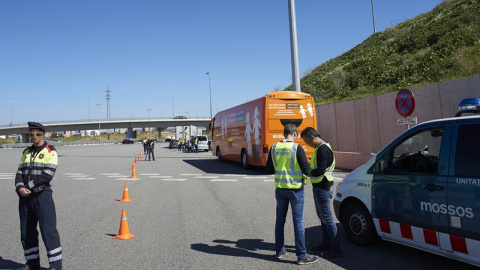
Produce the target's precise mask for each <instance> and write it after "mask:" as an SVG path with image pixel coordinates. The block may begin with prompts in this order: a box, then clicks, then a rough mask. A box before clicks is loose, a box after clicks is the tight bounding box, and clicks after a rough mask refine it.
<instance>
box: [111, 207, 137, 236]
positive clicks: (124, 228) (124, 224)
mask: <svg viewBox="0 0 480 270" xmlns="http://www.w3.org/2000/svg"><path fill="white" fill-rule="evenodd" d="M134 236H135V235H133V234H131V233H130V229H129V228H128V220H127V212H125V208H122V217H121V219H120V229H119V230H118V234H117V235H116V236H114V237H113V239H120V240H127V239H130V238H132V237H134Z"/></svg>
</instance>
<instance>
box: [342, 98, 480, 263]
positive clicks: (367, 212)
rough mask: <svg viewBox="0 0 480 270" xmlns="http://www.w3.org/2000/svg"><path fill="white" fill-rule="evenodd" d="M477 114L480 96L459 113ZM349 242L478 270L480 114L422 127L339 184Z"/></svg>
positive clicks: (479, 237) (469, 100) (408, 132)
mask: <svg viewBox="0 0 480 270" xmlns="http://www.w3.org/2000/svg"><path fill="white" fill-rule="evenodd" d="M465 112H467V113H471V114H480V98H474V99H468V100H463V101H462V102H461V103H460V105H459V113H457V116H460V115H461V114H462V113H465ZM333 205H334V209H335V214H336V216H337V218H338V220H340V221H341V223H342V224H343V226H344V229H345V233H346V235H347V237H348V238H349V240H350V241H352V242H353V243H355V244H357V245H361V246H367V245H371V244H373V243H374V241H375V240H376V239H377V238H381V239H384V240H388V241H392V242H396V243H400V244H403V245H408V246H411V247H415V248H418V249H421V250H424V251H428V252H432V253H435V254H439V255H442V256H446V257H450V258H453V259H457V260H460V261H463V262H466V263H470V264H473V265H476V266H480V225H479V224H480V115H474V116H465V117H463V116H462V117H455V118H447V119H439V120H434V121H429V122H425V123H422V124H419V125H417V126H415V127H413V128H411V129H409V130H408V131H406V132H405V133H403V134H402V135H400V136H399V137H398V138H396V139H395V140H393V141H392V142H391V143H390V144H389V145H387V146H386V147H385V148H384V149H382V150H381V151H380V152H379V153H378V154H377V155H376V156H375V157H373V158H372V159H370V160H369V161H368V162H367V163H366V164H364V165H363V166H361V167H359V168H357V169H356V170H355V171H353V172H352V173H351V174H349V175H348V176H347V177H345V179H344V180H343V181H342V182H341V183H340V184H339V185H338V187H337V190H336V195H335V198H334V202H333Z"/></svg>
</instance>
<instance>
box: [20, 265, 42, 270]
mask: <svg viewBox="0 0 480 270" xmlns="http://www.w3.org/2000/svg"><path fill="white" fill-rule="evenodd" d="M18 270H40V266H39V267H32V266H30V265H28V264H25V265H24V266H22V267H20V268H18Z"/></svg>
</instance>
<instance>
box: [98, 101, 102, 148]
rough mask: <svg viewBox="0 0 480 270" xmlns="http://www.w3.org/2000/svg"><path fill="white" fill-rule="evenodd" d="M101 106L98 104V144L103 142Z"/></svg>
mask: <svg viewBox="0 0 480 270" xmlns="http://www.w3.org/2000/svg"><path fill="white" fill-rule="evenodd" d="M100 105H102V104H101V103H97V111H98V143H100V141H101V140H102V130H101V127H100Z"/></svg>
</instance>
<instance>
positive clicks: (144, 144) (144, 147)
mask: <svg viewBox="0 0 480 270" xmlns="http://www.w3.org/2000/svg"><path fill="white" fill-rule="evenodd" d="M142 145H143V154H145V155H147V149H148V145H147V137H144V139H143V140H142Z"/></svg>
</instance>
